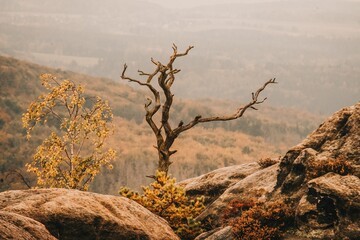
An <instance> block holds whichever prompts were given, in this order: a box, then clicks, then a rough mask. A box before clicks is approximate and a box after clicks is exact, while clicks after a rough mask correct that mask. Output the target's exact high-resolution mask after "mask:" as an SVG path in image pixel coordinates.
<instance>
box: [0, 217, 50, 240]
mask: <svg viewBox="0 0 360 240" xmlns="http://www.w3.org/2000/svg"><path fill="white" fill-rule="evenodd" d="M0 239H26V240H56V238H55V237H54V236H52V235H51V234H50V233H49V231H48V230H47V229H46V228H45V226H44V225H43V224H41V223H39V222H37V221H35V220H33V219H31V218H28V217H24V216H22V215H19V214H16V213H11V212H4V211H0Z"/></svg>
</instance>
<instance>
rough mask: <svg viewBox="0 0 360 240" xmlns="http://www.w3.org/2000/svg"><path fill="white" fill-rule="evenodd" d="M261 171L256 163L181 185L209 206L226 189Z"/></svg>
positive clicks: (232, 168)
mask: <svg viewBox="0 0 360 240" xmlns="http://www.w3.org/2000/svg"><path fill="white" fill-rule="evenodd" d="M259 169H260V166H259V164H258V163H255V162H254V163H247V164H242V165H236V166H230V167H224V168H219V169H216V170H214V171H212V172H209V173H206V174H203V175H201V176H199V177H195V178H190V179H187V180H184V181H182V182H180V183H179V185H181V186H183V187H184V188H185V191H186V193H187V194H188V195H190V196H193V197H196V196H204V197H205V204H206V205H209V204H210V203H212V202H214V201H215V200H216V199H218V198H219V197H220V196H221V195H222V194H223V193H224V192H225V190H226V189H228V188H229V187H231V186H233V185H234V184H236V183H238V182H239V181H240V180H242V179H244V178H246V177H247V176H249V175H251V174H253V173H254V172H257V171H258V170H259Z"/></svg>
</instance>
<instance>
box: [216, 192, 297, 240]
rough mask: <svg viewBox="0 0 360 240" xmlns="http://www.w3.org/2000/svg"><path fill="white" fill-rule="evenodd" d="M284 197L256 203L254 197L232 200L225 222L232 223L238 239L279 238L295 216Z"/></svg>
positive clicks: (224, 217) (225, 214)
mask: <svg viewBox="0 0 360 240" xmlns="http://www.w3.org/2000/svg"><path fill="white" fill-rule="evenodd" d="M293 214H294V213H293V211H292V210H291V207H289V205H288V203H287V202H286V201H285V200H284V199H279V200H276V201H271V202H265V203H256V202H254V200H253V199H244V200H239V199H235V200H233V201H231V202H230V203H229V205H228V207H227V209H226V210H225V211H224V216H223V219H224V224H227V225H230V226H231V227H232V230H233V234H234V235H235V236H236V238H237V239H242V240H260V239H279V238H280V237H281V236H282V233H283V229H284V227H285V226H286V225H288V224H289V223H290V222H291V221H292V218H293Z"/></svg>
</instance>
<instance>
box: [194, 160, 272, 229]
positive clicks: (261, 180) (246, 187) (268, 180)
mask: <svg viewBox="0 0 360 240" xmlns="http://www.w3.org/2000/svg"><path fill="white" fill-rule="evenodd" d="M256 164H257V163H256ZM240 166H242V165H240ZM248 166H249V165H247V164H245V165H244V167H245V168H247V167H248ZM278 167H279V164H275V165H272V166H270V167H268V168H265V169H261V170H258V171H256V172H254V173H253V174H250V175H248V176H247V177H245V178H243V179H241V180H238V181H237V183H235V184H233V185H232V186H230V187H229V188H228V189H227V190H226V191H225V192H224V193H223V194H222V195H221V196H220V197H218V198H217V199H216V200H215V201H214V202H213V203H212V204H210V205H209V206H208V207H207V208H206V209H205V210H204V212H202V213H201V214H200V215H199V216H198V218H197V219H198V220H201V221H206V220H208V219H211V224H212V225H214V226H219V225H220V220H221V216H222V213H223V211H224V210H225V209H226V207H227V206H228V204H229V202H230V201H231V200H233V199H240V200H241V199H249V198H254V199H256V200H259V201H265V200H266V199H267V194H268V193H270V192H272V191H273V190H274V187H275V184H276V177H277V171H278ZM258 169H259V168H258Z"/></svg>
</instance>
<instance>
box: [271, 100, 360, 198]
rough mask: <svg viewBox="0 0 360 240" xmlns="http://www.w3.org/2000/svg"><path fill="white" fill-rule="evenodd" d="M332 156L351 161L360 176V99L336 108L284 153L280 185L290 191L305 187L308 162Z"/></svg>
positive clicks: (279, 178) (282, 189)
mask: <svg viewBox="0 0 360 240" xmlns="http://www.w3.org/2000/svg"><path fill="white" fill-rule="evenodd" d="M332 158H334V159H340V158H341V159H344V160H346V161H348V162H351V163H352V165H353V167H354V169H355V172H354V175H355V176H357V177H360V102H359V103H357V104H355V105H354V106H351V107H346V108H344V109H342V110H340V111H338V112H336V113H335V114H334V115H333V116H331V117H330V118H328V119H327V120H326V121H325V122H324V123H323V124H321V125H320V127H319V128H318V129H316V130H315V131H314V132H313V133H311V134H310V135H309V136H308V137H307V138H306V139H305V140H303V141H302V142H301V143H300V144H298V145H296V146H295V147H293V148H291V149H290V150H289V151H288V152H287V153H286V154H285V156H284V157H283V158H282V160H281V163H280V171H279V175H278V180H277V186H278V187H279V188H280V189H281V191H282V192H283V193H290V194H291V193H295V192H297V191H299V190H300V189H301V188H303V187H305V188H306V182H307V181H308V180H311V179H307V178H306V173H307V172H308V171H309V170H311V169H309V163H311V162H319V161H327V160H328V159H332Z"/></svg>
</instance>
